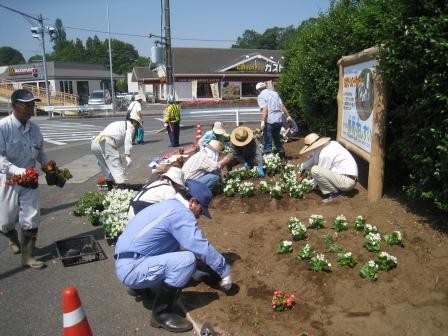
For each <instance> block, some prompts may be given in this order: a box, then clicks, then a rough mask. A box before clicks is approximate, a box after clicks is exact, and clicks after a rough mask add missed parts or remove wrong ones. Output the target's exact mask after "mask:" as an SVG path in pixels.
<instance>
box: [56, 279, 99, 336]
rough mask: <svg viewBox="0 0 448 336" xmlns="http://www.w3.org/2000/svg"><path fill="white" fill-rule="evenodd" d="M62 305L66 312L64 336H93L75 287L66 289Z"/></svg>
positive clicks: (63, 293)
mask: <svg viewBox="0 0 448 336" xmlns="http://www.w3.org/2000/svg"><path fill="white" fill-rule="evenodd" d="M62 304H63V311H64V318H63V325H64V336H92V335H93V334H92V330H90V325H89V321H87V317H86V314H85V313H84V309H83V308H82V305H81V300H80V299H79V296H78V291H77V290H76V288H75V287H67V288H64V291H63V292H62Z"/></svg>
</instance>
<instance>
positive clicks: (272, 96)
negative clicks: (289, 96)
mask: <svg viewBox="0 0 448 336" xmlns="http://www.w3.org/2000/svg"><path fill="white" fill-rule="evenodd" d="M255 89H256V91H257V93H258V97H257V101H258V106H259V107H260V110H261V125H260V127H261V130H262V131H263V154H271V153H272V142H274V146H275V152H276V153H279V154H280V156H282V157H284V156H285V153H284V150H283V144H282V142H281V135H280V131H281V128H282V125H283V114H284V115H285V116H286V119H287V121H288V123H291V122H292V118H291V117H290V115H289V112H288V109H287V108H286V107H285V105H283V102H282V100H281V98H280V96H279V95H278V93H277V92H275V91H274V90H271V89H268V88H267V86H266V83H265V82H260V83H257V85H256V86H255Z"/></svg>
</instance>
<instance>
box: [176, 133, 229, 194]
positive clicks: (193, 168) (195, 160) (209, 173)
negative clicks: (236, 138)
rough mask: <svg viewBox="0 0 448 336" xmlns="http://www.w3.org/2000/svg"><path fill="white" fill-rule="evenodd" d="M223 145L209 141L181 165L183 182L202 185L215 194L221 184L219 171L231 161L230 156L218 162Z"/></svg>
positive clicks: (216, 141)
mask: <svg viewBox="0 0 448 336" xmlns="http://www.w3.org/2000/svg"><path fill="white" fill-rule="evenodd" d="M223 147H224V146H223V145H222V143H221V142H219V141H218V140H211V141H210V142H209V143H208V144H207V145H206V146H205V147H204V148H203V149H202V150H200V151H199V152H197V153H195V154H193V155H192V156H191V157H190V158H189V159H188V160H187V161H186V162H185V164H184V165H183V167H182V171H183V172H184V174H185V180H186V181H188V180H195V181H199V182H202V183H204V184H205V185H206V186H207V187H208V188H209V189H210V191H212V192H217V191H218V187H219V185H220V183H221V174H220V171H221V169H222V168H223V167H224V166H226V165H227V164H228V163H229V162H230V161H231V160H232V157H231V156H230V155H227V156H225V157H224V158H222V159H221V160H219V161H218V158H219V153H221V151H222V150H223Z"/></svg>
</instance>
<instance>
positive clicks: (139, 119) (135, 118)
mask: <svg viewBox="0 0 448 336" xmlns="http://www.w3.org/2000/svg"><path fill="white" fill-rule="evenodd" d="M131 120H135V121H136V122H138V123H139V124H140V127H143V124H142V119H141V118H139V117H138V116H137V115H133V116H131V117H130V118H129V121H131Z"/></svg>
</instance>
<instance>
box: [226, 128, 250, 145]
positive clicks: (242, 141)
mask: <svg viewBox="0 0 448 336" xmlns="http://www.w3.org/2000/svg"><path fill="white" fill-rule="evenodd" d="M253 138H254V132H253V131H252V130H251V129H250V128H249V127H245V126H240V127H237V128H235V129H234V130H233V131H232V134H230V142H231V143H232V144H234V145H235V146H238V147H244V146H246V145H247V144H248V143H250V142H251V141H252V139H253Z"/></svg>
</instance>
